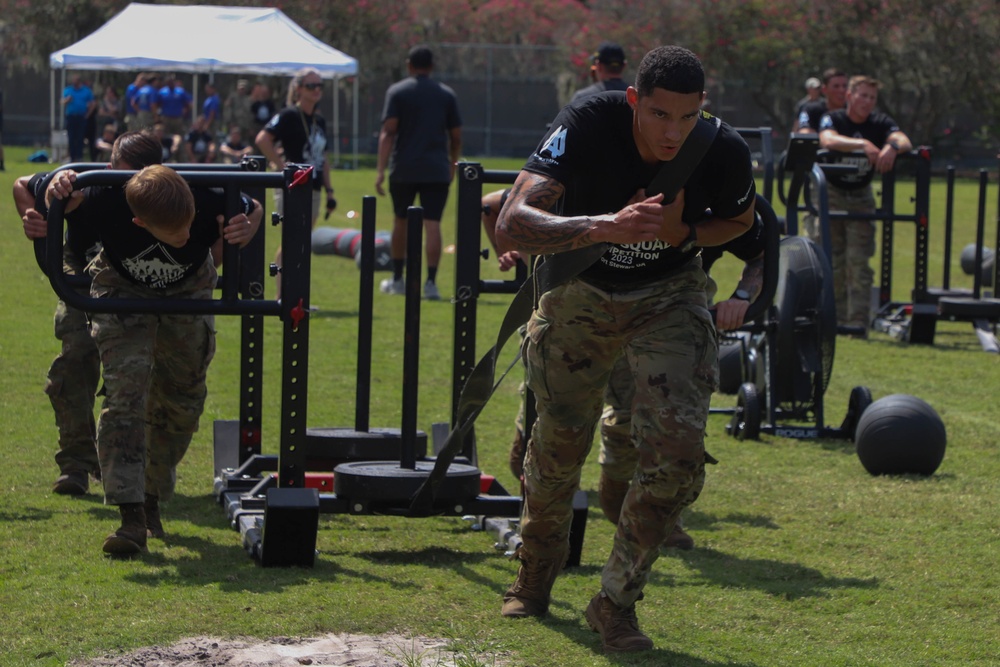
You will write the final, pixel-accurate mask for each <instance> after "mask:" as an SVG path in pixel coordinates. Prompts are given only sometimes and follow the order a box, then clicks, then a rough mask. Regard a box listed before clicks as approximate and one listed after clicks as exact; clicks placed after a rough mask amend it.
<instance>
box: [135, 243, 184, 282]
mask: <svg viewBox="0 0 1000 667" xmlns="http://www.w3.org/2000/svg"><path fill="white" fill-rule="evenodd" d="M122 266H124V267H125V270H126V271H128V273H129V275H130V276H132V278H133V279H134V280H135V281H136V282H138V283H142V284H143V285H146V286H147V287H154V288H160V287H166V286H168V285H172V284H174V283H176V282H177V281H178V280H180V279H181V278H183V277H184V276H185V275H186V274H187V271H188V269H189V268H190V267H191V265H190V264H181V263H179V262H177V261H176V260H175V259H174V258H173V257H172V256H171V255H170V251H169V250H168V249H167V248H166V247H164V245H163V244H162V243H154V244H153V245H151V246H149V247H148V248H146V249H145V250H143V251H142V252H141V253H139V254H138V255H135V256H134V257H129V258H127V259H125V260H124V261H123V262H122Z"/></svg>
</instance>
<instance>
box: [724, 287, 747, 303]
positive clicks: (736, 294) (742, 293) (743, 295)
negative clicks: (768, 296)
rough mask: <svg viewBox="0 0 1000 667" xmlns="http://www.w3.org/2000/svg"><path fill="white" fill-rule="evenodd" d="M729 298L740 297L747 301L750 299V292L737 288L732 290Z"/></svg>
mask: <svg viewBox="0 0 1000 667" xmlns="http://www.w3.org/2000/svg"><path fill="white" fill-rule="evenodd" d="M729 298H730V299H742V300H743V301H749V300H750V292H748V291H746V290H745V289H737V290H736V291H735V292H733V295H732V296H731V297H729Z"/></svg>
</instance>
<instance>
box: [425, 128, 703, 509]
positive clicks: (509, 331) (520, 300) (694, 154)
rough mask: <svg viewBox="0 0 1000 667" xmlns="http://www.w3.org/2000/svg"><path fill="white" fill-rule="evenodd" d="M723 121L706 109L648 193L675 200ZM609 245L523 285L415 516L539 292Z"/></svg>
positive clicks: (540, 268)
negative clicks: (499, 360) (501, 353)
mask: <svg viewBox="0 0 1000 667" xmlns="http://www.w3.org/2000/svg"><path fill="white" fill-rule="evenodd" d="M720 124H721V121H720V120H719V119H718V118H715V117H714V116H709V115H707V114H703V115H702V116H701V118H700V120H699V122H698V123H697V124H696V125H695V127H694V129H693V130H692V131H691V134H689V135H688V137H687V139H686V140H685V141H684V144H683V145H682V146H681V149H680V151H679V152H678V153H677V156H676V157H675V158H674V159H673V160H671V161H669V162H664V163H663V164H662V165H661V167H660V170H659V171H658V172H657V174H656V176H655V178H653V181H652V182H651V183H650V184H649V186H647V187H646V195H647V196H653V195H655V194H657V193H660V192H662V193H663V195H664V201H673V199H674V198H675V197H676V196H677V193H678V192H680V191H681V188H683V187H684V184H685V183H686V182H687V179H688V178H689V177H690V176H691V174H692V172H694V168H695V167H696V166H697V165H698V163H699V162H701V159H702V157H704V155H705V153H706V152H707V151H708V148H709V146H711V145H712V142H713V141H715V136H716V134H718V131H719V127H720ZM607 247H608V246H607V244H606V243H596V244H594V245H591V246H587V247H585V248H579V249H577V250H570V251H568V252H562V253H558V254H554V255H549V256H547V257H546V258H545V260H544V261H541V262H538V263H536V267H535V271H534V272H533V274H532V280H530V281H525V282H524V284H522V285H521V289H519V290H518V292H517V294H515V295H514V299H513V301H511V304H510V307H509V308H508V309H507V314H506V315H504V319H503V322H502V323H501V325H500V331H499V332H498V333H497V342H496V344H495V345H494V346H493V347H492V348H490V350H489V351H488V352H487V353H486V354H484V355H483V357H482V358H481V359H480V360H479V363H477V364H476V366H475V368H473V369H472V372H471V373H470V374H469V377H468V379H467V380H466V381H465V387H463V388H462V393H461V394H460V395H459V399H458V409H457V410H456V411H455V412H456V421H455V424H456V425H455V427H454V428H453V429H452V430H451V432H450V433H449V434H448V437H447V438H446V439H445V441H444V443H443V445H442V448H441V451H440V452H439V453H438V455H437V459H436V461H435V463H434V469H433V470H432V471H431V473H430V474H429V475H428V476H427V479H426V480H425V481H424V483H423V484H422V485H421V487H420V488H419V489H418V490H417V492H416V493H415V494H414V496H413V499H412V501H411V503H410V515H411V516H426V515H428V514H430V513H432V505H433V502H434V498H435V497H436V496H437V490H438V487H439V486H440V485H441V482H442V480H443V479H444V478H445V476H446V475H447V474H448V467H449V466H450V465H451V463H452V461H454V459H455V456H456V455H457V454H458V452H460V451H461V450H462V442H463V440H465V437H466V436H467V435H468V433H469V430H470V429H471V428H472V425H473V423H475V421H476V418H477V417H479V414H480V413H481V412H482V411H483V408H485V407H486V404H487V402H489V400H490V397H491V396H493V392H494V391H495V390H496V387H497V386H498V385H499V384H500V382H501V381H502V380H503V378H504V377H506V375H507V373H508V372H509V371H510V369H511V368H512V367H513V364H511V366H510V367H508V368H507V370H505V371H504V372H503V375H501V377H500V379H499V380H497V381H496V384H494V378H495V377H496V366H497V359H498V358H499V356H500V352H501V351H502V350H503V347H504V345H505V344H506V342H507V340H508V339H509V338H510V337H511V336H513V335H514V333H515V332H516V331H517V330H518V328H520V327H521V325H523V324H524V323H525V322H527V321H528V318H529V317H531V313H532V311H533V310H534V306H535V295H536V294H537V295H541V294H544V293H545V292H547V291H549V290H551V289H553V288H555V287H558V286H559V285H562V284H563V283H566V282H569V281H570V280H572V279H573V278H575V277H576V276H577V275H579V274H580V273H581V272H582V271H584V270H585V269H587V268H588V267H589V266H590V265H592V264H593V263H594V262H596V261H597V260H598V259H600V258H601V256H602V255H604V253H605V252H606V251H607Z"/></svg>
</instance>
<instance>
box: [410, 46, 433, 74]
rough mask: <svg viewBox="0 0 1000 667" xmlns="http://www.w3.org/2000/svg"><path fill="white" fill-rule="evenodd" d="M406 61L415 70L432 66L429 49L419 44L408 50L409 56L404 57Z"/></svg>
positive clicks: (431, 55)
mask: <svg viewBox="0 0 1000 667" xmlns="http://www.w3.org/2000/svg"><path fill="white" fill-rule="evenodd" d="M406 61H407V62H408V63H410V64H411V65H413V66H414V67H416V68H417V69H427V68H428V67H433V65H434V54H433V53H431V50H430V49H429V48H427V47H426V46H424V45H422V44H421V45H419V46H414V47H413V48H412V49H410V54H409V55H408V56H407V57H406Z"/></svg>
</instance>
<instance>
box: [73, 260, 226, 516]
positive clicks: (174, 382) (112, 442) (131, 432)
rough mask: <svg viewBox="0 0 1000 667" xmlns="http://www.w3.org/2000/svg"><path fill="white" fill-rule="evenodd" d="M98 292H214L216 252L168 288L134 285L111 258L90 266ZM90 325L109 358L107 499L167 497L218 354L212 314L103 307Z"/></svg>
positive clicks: (100, 436)
mask: <svg viewBox="0 0 1000 667" xmlns="http://www.w3.org/2000/svg"><path fill="white" fill-rule="evenodd" d="M91 275H92V276H93V284H92V286H91V294H92V296H95V297H99V298H108V297H117V298H142V299H157V298H162V297H164V296H166V297H177V298H194V299H208V298H211V296H212V290H213V289H214V287H215V283H216V271H215V267H214V266H213V264H212V258H211V257H208V259H207V260H206V262H205V264H204V265H203V266H202V267H201V269H199V271H198V272H197V273H196V274H195V275H193V276H191V277H190V278H187V279H186V280H184V281H182V282H181V283H179V284H177V285H174V286H171V287H170V288H168V289H165V290H150V289H147V288H144V287H142V286H139V285H136V284H134V283H132V282H130V281H128V280H126V279H125V278H123V277H122V276H121V275H120V274H118V272H117V271H116V270H115V269H114V268H112V267H111V266H110V264H108V263H107V261H106V259H105V257H104V255H103V253H102V254H101V255H99V256H98V257H97V259H96V260H94V262H93V264H92V266H91ZM91 332H92V335H93V337H94V340H95V341H96V342H97V347H98V349H99V350H100V353H101V362H102V363H103V365H104V387H105V390H106V396H105V398H104V405H103V406H102V408H101V417H100V421H99V423H98V428H97V449H98V453H99V455H100V459H101V473H102V477H103V481H104V498H105V502H106V503H107V504H110V505H120V504H122V503H136V502H142V501H143V500H144V497H145V494H146V493H149V494H152V495H156V496H159V497H160V499H161V500H169V499H170V497H171V496H172V495H173V492H174V485H175V483H176V479H177V464H178V463H180V461H181V459H182V458H183V457H184V454H185V453H186V452H187V448H188V445H190V443H191V438H192V436H193V435H194V433H195V431H197V430H198V419H199V418H200V417H201V413H202V411H203V409H204V407H205V395H206V386H205V379H206V375H207V372H208V365H209V363H210V362H211V360H212V357H213V356H214V354H215V331H214V318H213V317H212V316H211V315H157V314H134V313H126V314H115V313H103V314H95V315H94V316H93V323H92V327H91Z"/></svg>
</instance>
